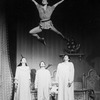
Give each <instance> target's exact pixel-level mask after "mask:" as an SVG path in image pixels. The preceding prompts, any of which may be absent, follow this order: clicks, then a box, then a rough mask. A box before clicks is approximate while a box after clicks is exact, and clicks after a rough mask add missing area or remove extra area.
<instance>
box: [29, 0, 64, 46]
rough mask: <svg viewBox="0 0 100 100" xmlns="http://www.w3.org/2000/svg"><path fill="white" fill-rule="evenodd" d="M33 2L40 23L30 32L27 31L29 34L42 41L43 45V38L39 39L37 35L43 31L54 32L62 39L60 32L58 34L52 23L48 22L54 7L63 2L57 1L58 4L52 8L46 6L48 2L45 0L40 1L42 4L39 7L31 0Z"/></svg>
mask: <svg viewBox="0 0 100 100" xmlns="http://www.w3.org/2000/svg"><path fill="white" fill-rule="evenodd" d="M32 1H33V2H34V4H35V5H36V7H37V9H38V12H39V16H40V19H41V20H40V23H39V26H37V27H35V28H33V29H32V30H30V31H29V33H30V34H32V35H33V36H35V37H37V39H39V40H40V41H42V42H43V43H44V44H45V45H46V43H45V41H44V38H41V37H40V36H39V35H38V34H37V33H40V32H41V31H42V30H43V29H51V30H53V31H54V32H56V33H57V34H59V35H61V36H62V37H63V38H64V36H63V35H62V33H61V32H59V31H58V30H57V29H56V28H55V27H54V26H53V23H52V21H51V20H50V18H51V15H52V13H53V11H54V9H55V8H56V6H58V5H59V4H60V3H62V2H63V1H64V0H61V1H59V2H58V3H56V4H54V5H53V6H48V2H47V0H42V4H43V5H40V4H38V3H37V2H36V1H35V0H32Z"/></svg>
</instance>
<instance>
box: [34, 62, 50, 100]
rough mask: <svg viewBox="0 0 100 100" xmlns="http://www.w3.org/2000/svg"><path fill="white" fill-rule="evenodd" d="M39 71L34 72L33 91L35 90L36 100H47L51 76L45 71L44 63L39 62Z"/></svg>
mask: <svg viewBox="0 0 100 100" xmlns="http://www.w3.org/2000/svg"><path fill="white" fill-rule="evenodd" d="M39 66H40V69H39V70H37V72H36V78H35V89H36V90H37V99H38V100H49V95H50V88H51V75H50V71H49V70H47V69H45V66H46V65H45V62H43V61H41V62H40V64H39Z"/></svg>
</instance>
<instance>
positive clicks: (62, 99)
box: [56, 55, 74, 100]
mask: <svg viewBox="0 0 100 100" xmlns="http://www.w3.org/2000/svg"><path fill="white" fill-rule="evenodd" d="M56 81H57V83H58V100H74V84H73V83H74V64H73V63H72V62H69V57H68V56H67V55H64V62H62V63H60V64H58V67H57V73H56Z"/></svg>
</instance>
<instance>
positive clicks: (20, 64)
mask: <svg viewBox="0 0 100 100" xmlns="http://www.w3.org/2000/svg"><path fill="white" fill-rule="evenodd" d="M23 58H24V57H22V59H23ZM22 59H21V60H20V63H19V64H18V66H22ZM25 65H26V66H28V65H27V63H25Z"/></svg>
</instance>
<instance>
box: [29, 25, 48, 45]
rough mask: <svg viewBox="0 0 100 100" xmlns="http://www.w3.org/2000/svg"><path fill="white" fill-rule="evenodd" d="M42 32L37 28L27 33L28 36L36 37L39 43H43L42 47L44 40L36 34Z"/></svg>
mask: <svg viewBox="0 0 100 100" xmlns="http://www.w3.org/2000/svg"><path fill="white" fill-rule="evenodd" d="M40 32H42V29H41V28H40V27H39V26H38V27H35V28H33V29H32V30H30V31H29V33H30V34H32V36H34V37H36V38H37V39H38V40H39V41H40V42H41V43H43V44H44V45H46V43H45V41H44V38H41V37H40V36H39V35H38V34H39V33H40Z"/></svg>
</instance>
